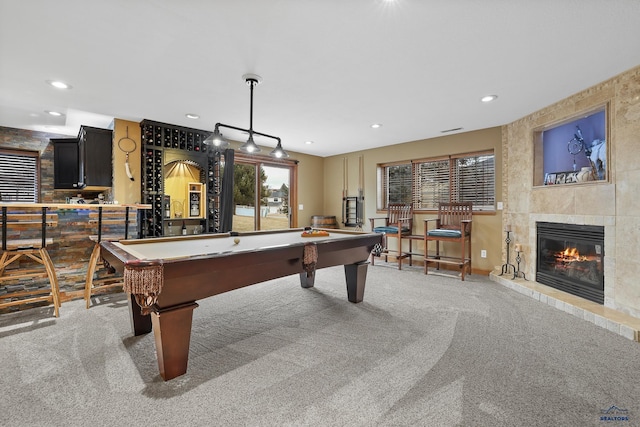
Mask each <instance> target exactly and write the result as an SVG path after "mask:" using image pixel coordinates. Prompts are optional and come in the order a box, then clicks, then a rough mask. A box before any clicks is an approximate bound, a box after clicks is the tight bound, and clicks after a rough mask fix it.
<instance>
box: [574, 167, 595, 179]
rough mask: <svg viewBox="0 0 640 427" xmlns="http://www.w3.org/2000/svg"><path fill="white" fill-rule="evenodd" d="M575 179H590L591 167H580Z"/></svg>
mask: <svg viewBox="0 0 640 427" xmlns="http://www.w3.org/2000/svg"><path fill="white" fill-rule="evenodd" d="M576 179H577V180H578V182H587V181H592V180H593V176H592V174H591V167H590V166H585V167H583V168H582V169H580V172H578V175H577V176H576Z"/></svg>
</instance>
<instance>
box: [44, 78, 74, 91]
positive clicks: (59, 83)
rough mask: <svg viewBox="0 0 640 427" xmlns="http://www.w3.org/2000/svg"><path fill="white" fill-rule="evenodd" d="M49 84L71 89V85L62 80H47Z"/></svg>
mask: <svg viewBox="0 0 640 427" xmlns="http://www.w3.org/2000/svg"><path fill="white" fill-rule="evenodd" d="M46 82H47V84H49V85H51V86H53V87H55V88H58V89H71V85H68V84H66V83H65V82H61V81H60V80H46Z"/></svg>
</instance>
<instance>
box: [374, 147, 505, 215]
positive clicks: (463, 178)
mask: <svg viewBox="0 0 640 427" xmlns="http://www.w3.org/2000/svg"><path fill="white" fill-rule="evenodd" d="M378 173H379V177H381V178H382V179H379V184H381V185H379V186H378V192H379V195H378V201H379V203H378V209H386V207H387V206H388V204H389V203H412V204H413V209H414V210H415V211H420V210H423V211H430V210H437V209H438V205H439V204H440V203H446V202H472V203H473V209H474V210H476V211H482V210H493V209H494V205H495V156H494V154H493V152H483V153H474V154H465V155H460V156H450V157H446V158H438V159H422V160H414V161H411V162H410V163H405V164H386V165H385V164H382V165H378ZM409 188H410V192H409V191H408V189H409Z"/></svg>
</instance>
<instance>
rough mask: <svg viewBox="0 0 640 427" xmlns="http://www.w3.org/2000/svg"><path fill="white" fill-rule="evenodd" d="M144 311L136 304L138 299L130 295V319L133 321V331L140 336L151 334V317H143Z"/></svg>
mask: <svg viewBox="0 0 640 427" xmlns="http://www.w3.org/2000/svg"><path fill="white" fill-rule="evenodd" d="M141 311H142V309H141V308H140V306H139V305H138V303H137V302H136V297H135V296H133V294H129V314H130V316H129V318H130V319H131V331H132V332H133V335H135V336H139V335H144V334H148V333H149V332H151V316H149V315H143V314H142V313H141Z"/></svg>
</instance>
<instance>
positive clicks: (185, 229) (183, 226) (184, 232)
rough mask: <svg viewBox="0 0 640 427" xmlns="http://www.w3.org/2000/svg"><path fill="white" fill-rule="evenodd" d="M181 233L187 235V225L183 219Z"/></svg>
mask: <svg viewBox="0 0 640 427" xmlns="http://www.w3.org/2000/svg"><path fill="white" fill-rule="evenodd" d="M182 235H183V236H186V235H187V226H186V224H185V223H184V221H182Z"/></svg>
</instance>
